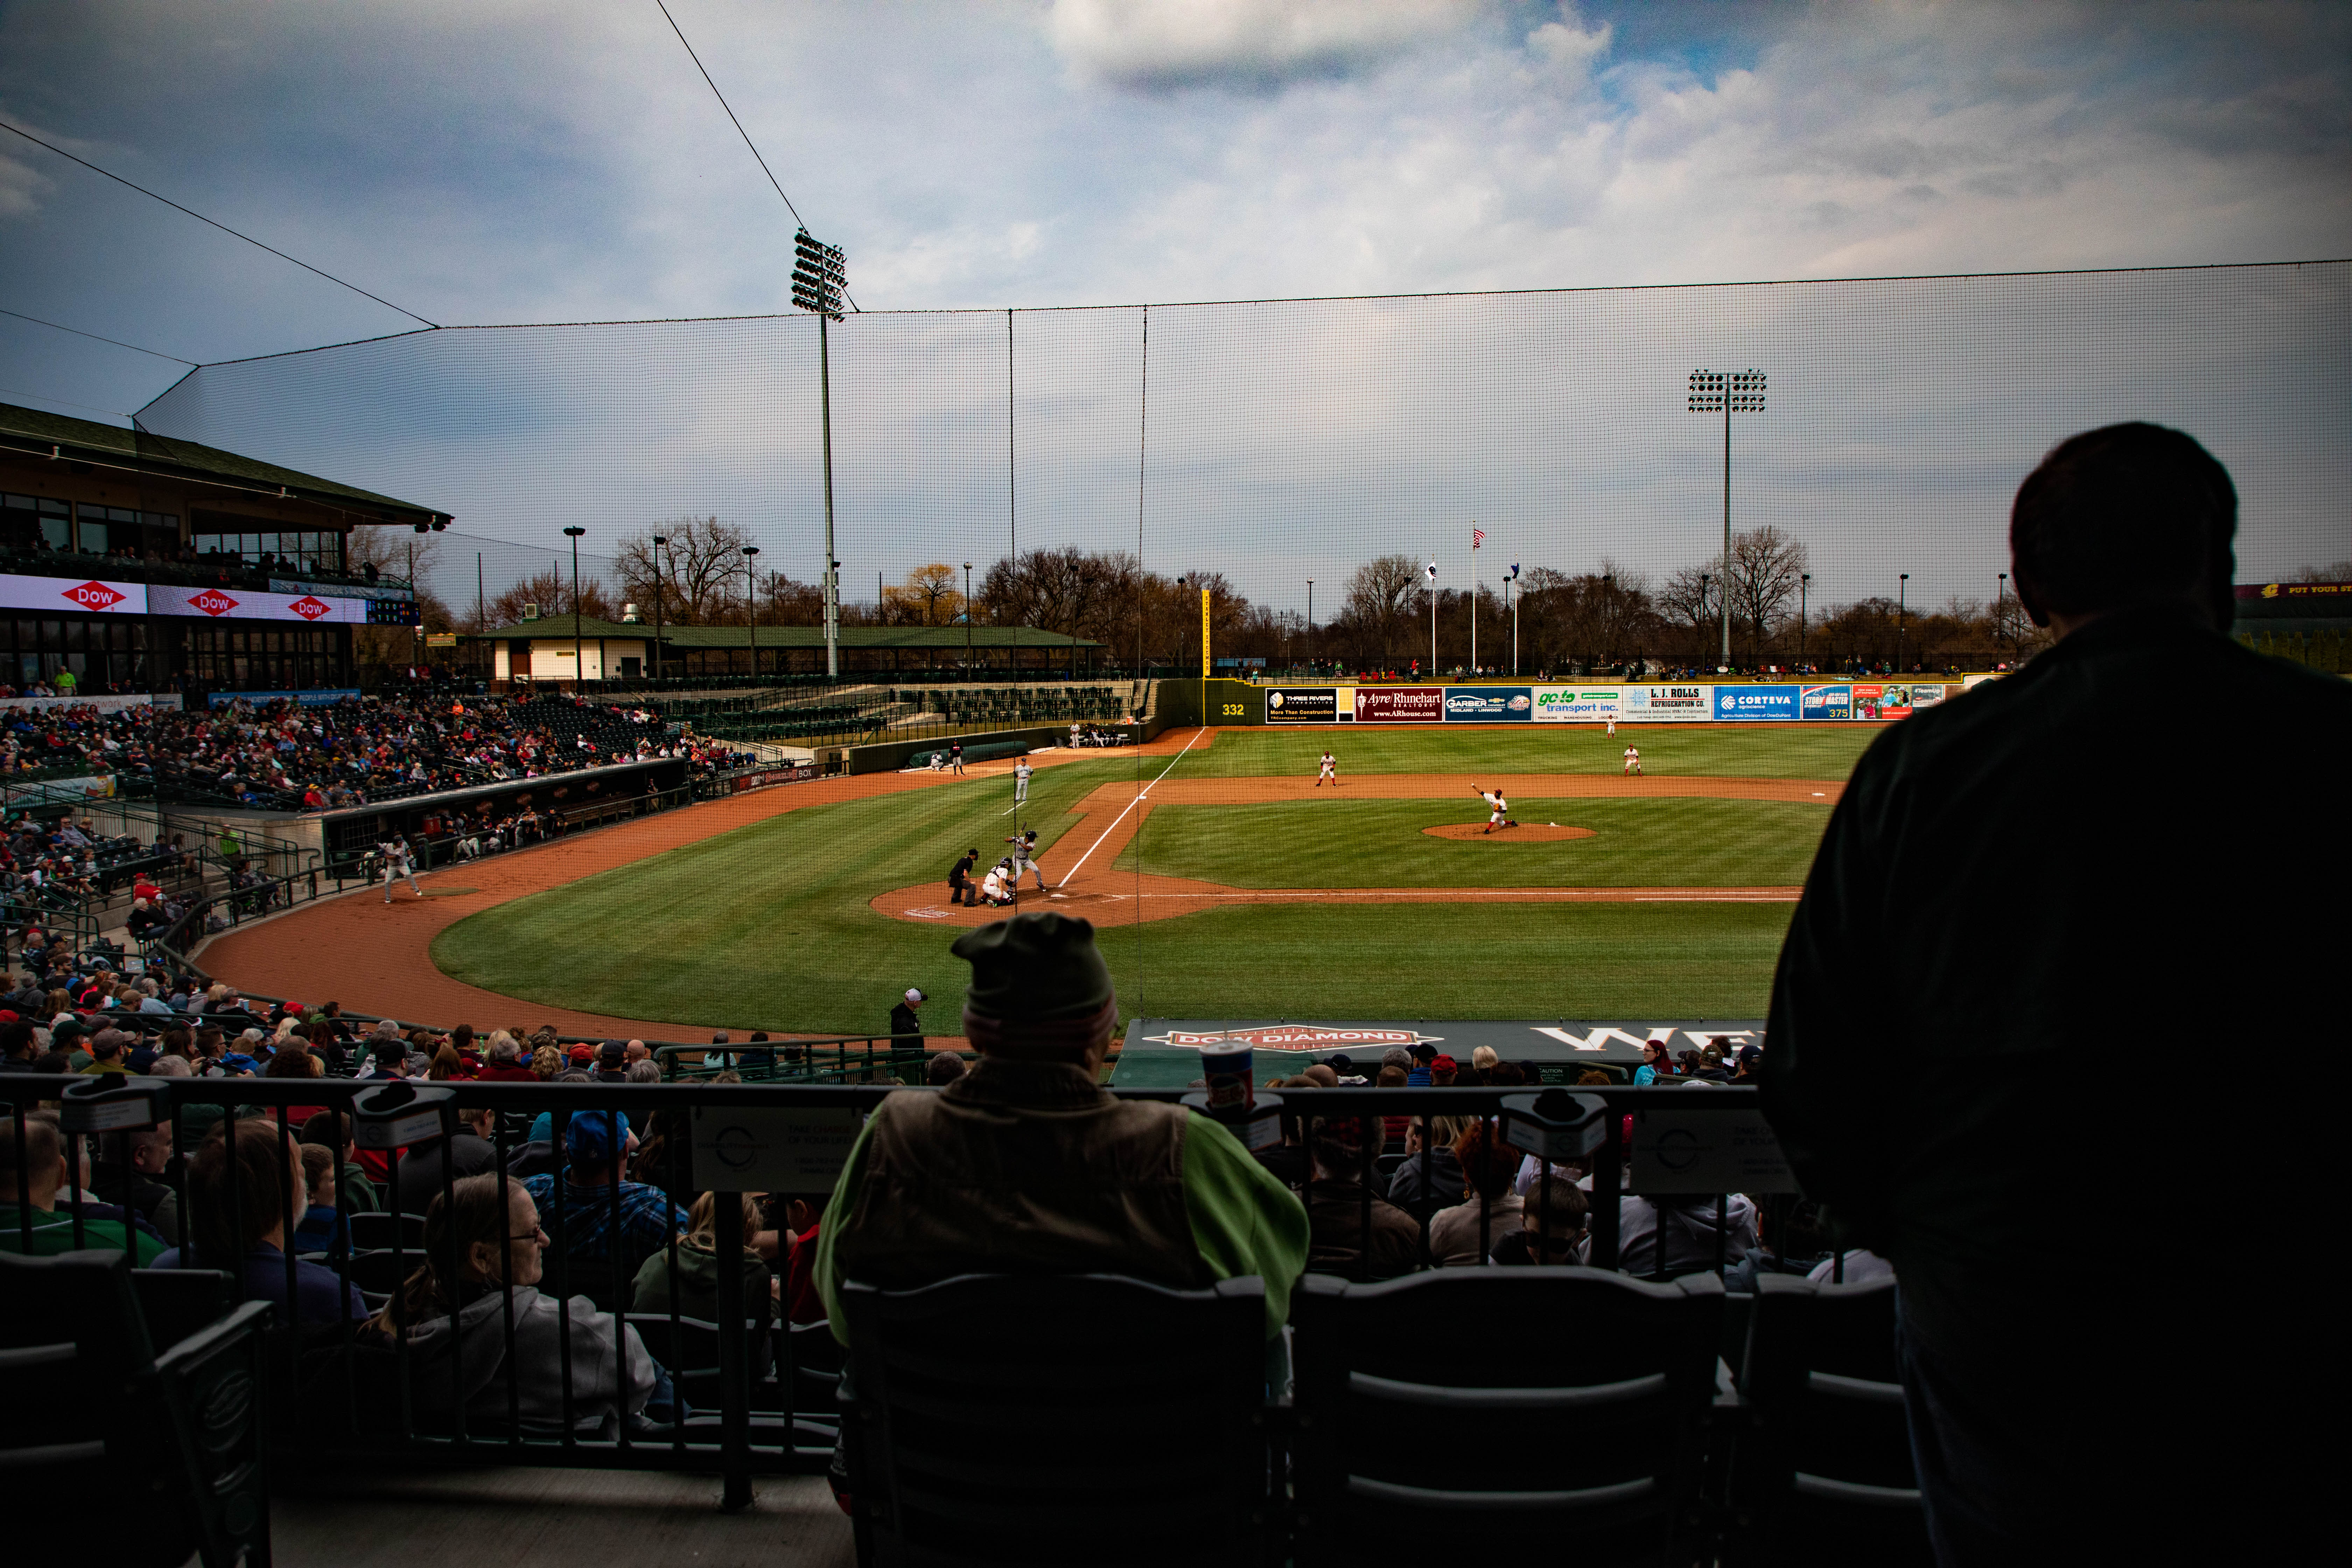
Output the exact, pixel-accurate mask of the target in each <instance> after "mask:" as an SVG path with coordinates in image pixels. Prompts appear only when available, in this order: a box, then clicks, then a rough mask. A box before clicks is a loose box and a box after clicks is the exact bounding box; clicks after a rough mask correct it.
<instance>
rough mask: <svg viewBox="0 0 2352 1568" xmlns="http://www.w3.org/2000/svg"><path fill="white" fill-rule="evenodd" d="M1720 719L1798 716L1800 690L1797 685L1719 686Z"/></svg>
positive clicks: (1716, 714) (1716, 709)
mask: <svg viewBox="0 0 2352 1568" xmlns="http://www.w3.org/2000/svg"><path fill="white" fill-rule="evenodd" d="M1715 716H1716V717H1717V719H1718V720H1747V719H1794V718H1795V717H1796V716H1797V689H1796V688H1795V687H1793V686H1718V687H1717V688H1716V689H1715Z"/></svg>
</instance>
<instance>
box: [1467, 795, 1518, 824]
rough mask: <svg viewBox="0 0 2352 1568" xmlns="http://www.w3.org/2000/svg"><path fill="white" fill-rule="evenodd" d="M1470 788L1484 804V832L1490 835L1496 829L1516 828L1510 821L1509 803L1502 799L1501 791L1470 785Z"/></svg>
mask: <svg viewBox="0 0 2352 1568" xmlns="http://www.w3.org/2000/svg"><path fill="white" fill-rule="evenodd" d="M1470 787H1471V788H1472V789H1474V790H1477V792H1478V798H1479V799H1480V800H1483V801H1485V802H1486V832H1488V833H1492V832H1494V831H1495V829H1496V828H1497V827H1517V826H1518V824H1517V823H1516V822H1514V821H1512V820H1511V803H1510V802H1509V801H1507V800H1505V799H1504V798H1503V792H1502V791H1501V790H1498V789H1497V790H1485V789H1478V786H1477V785H1476V784H1472V785H1471V786H1470Z"/></svg>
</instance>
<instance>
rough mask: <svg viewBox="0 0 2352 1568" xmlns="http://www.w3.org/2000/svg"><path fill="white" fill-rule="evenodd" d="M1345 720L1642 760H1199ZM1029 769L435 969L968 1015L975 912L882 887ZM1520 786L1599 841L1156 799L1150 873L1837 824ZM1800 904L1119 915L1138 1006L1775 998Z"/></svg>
mask: <svg viewBox="0 0 2352 1568" xmlns="http://www.w3.org/2000/svg"><path fill="white" fill-rule="evenodd" d="M1762 728H1763V727H1759V729H1762ZM1631 733H1633V734H1634V735H1635V736H1636V737H1637V738H1638V742H1639V743H1640V745H1641V746H1642V749H1643V756H1644V758H1645V760H1648V761H1650V763H1651V767H1652V770H1653V771H1654V772H1679V773H1723V774H1731V775H1739V776H1761V777H1783V778H1786V777H1799V778H1801V777H1817V778H1826V779H1842V778H1843V777H1844V776H1845V773H1847V771H1848V770H1849V768H1850V767H1851V765H1852V763H1853V757H1854V756H1855V755H1856V754H1858V752H1860V749H1861V747H1862V746H1863V745H1864V744H1865V743H1867V741H1868V739H1869V738H1870V736H1871V735H1872V734H1873V733H1874V728H1872V727H1865V726H1854V727H1853V728H1852V729H1846V730H1840V729H1810V728H1808V729H1798V728H1794V727H1780V728H1775V729H1772V730H1769V731H1766V732H1763V733H1757V732H1751V731H1708V730H1705V729H1701V730H1697V731H1688V730H1685V731H1675V730H1666V729H1663V728H1662V729H1658V730H1643V731H1631ZM1327 741H1328V742H1331V743H1334V744H1335V746H1336V747H1337V749H1338V750H1339V753H1340V757H1341V762H1342V764H1343V766H1344V767H1347V768H1350V769H1352V770H1353V771H1355V772H1359V773H1362V772H1370V771H1379V772H1414V773H1421V772H1455V771H1459V772H1469V771H1472V770H1474V769H1486V768H1491V769H1493V770H1495V771H1496V772H1504V771H1508V772H1513V773H1530V772H1544V771H1552V772H1561V773H1591V772H1610V771H1613V770H1614V767H1615V765H1616V764H1615V763H1614V761H1613V759H1612V757H1611V756H1609V755H1606V754H1601V751H1600V749H1601V748H1602V747H1603V746H1604V745H1605V742H1604V741H1603V739H1602V737H1601V736H1600V735H1599V734H1598V733H1597V732H1593V731H1549V730H1546V731H1517V730H1509V729H1488V730H1479V731H1462V730H1455V731H1450V732H1427V731H1408V730H1394V731H1338V732H1337V733H1336V734H1335V733H1333V732H1330V731H1325V732H1322V733H1306V732H1293V731H1221V732H1219V734H1218V735H1217V736H1216V739H1215V743H1214V745H1213V747H1212V748H1211V749H1209V750H1207V751H1205V752H1202V751H1195V752H1192V754H1191V755H1189V756H1187V757H1185V758H1184V759H1183V760H1182V761H1181V763H1177V764H1176V770H1175V772H1174V773H1172V774H1171V777H1176V778H1184V777H1202V776H1213V775H1219V774H1222V775H1224V776H1244V775H1246V774H1249V773H1286V772H1299V773H1311V772H1312V771H1313V769H1312V763H1313V759H1314V757H1315V756H1316V755H1317V754H1318V753H1319V752H1320V751H1321V750H1322V747H1323V745H1324V744H1325V743H1326V742H1327ZM1618 745H1619V746H1620V747H1621V748H1622V745H1623V742H1622V741H1620V742H1618ZM1580 752H1590V753H1592V754H1591V755H1590V756H1584V757H1580ZM1376 763H1377V765H1375V764H1376ZM1168 765H1169V759H1166V758H1162V757H1146V758H1138V759H1129V760H1119V761H1111V760H1105V761H1102V762H1086V763H1071V764H1068V765H1066V766H1058V767H1052V768H1046V769H1043V770H1041V771H1040V772H1039V773H1037V775H1036V779H1035V782H1034V784H1033V785H1032V786H1031V796H1032V799H1031V805H1030V809H1029V812H1028V814H1027V820H1028V821H1029V822H1030V823H1031V824H1032V825H1033V826H1036V827H1037V828H1038V829H1039V833H1040V842H1041V843H1043V844H1044V845H1045V846H1047V847H1051V846H1052V845H1053V844H1054V843H1055V840H1056V839H1057V838H1059V837H1061V836H1062V835H1063V834H1064V833H1066V832H1067V831H1068V830H1069V829H1070V828H1071V827H1072V826H1074V825H1075V824H1076V820H1077V818H1076V817H1075V816H1072V815H1071V811H1072V808H1073V807H1075V806H1076V804H1077V803H1078V802H1079V801H1080V800H1082V799H1083V798H1084V797H1085V796H1086V795H1087V794H1088V793H1089V792H1090V791H1092V790H1094V789H1096V788H1097V787H1098V786H1100V785H1102V784H1106V783H1112V782H1128V783H1135V782H1141V781H1145V780H1149V779H1150V778H1152V777H1155V776H1157V775H1158V774H1159V773H1160V771H1161V770H1162V769H1163V768H1166V767H1167V766H1168ZM1011 788H1012V786H1011V784H1010V782H1009V781H1007V780H1004V779H995V778H992V779H978V778H975V779H971V780H967V781H964V782H961V783H957V784H944V785H940V786H938V787H935V788H929V789H922V790H917V791H913V792H910V793H907V794H903V795H885V796H877V797H875V798H873V799H868V800H858V801H847V802H843V803H840V804H838V805H824V806H816V807H811V808H809V809H806V810H802V811H794V812H789V813H787V814H785V815H783V816H778V817H774V818H772V819H771V820H769V821H767V822H763V823H759V824H755V825H753V826H749V827H745V828H741V829H740V830H738V831H736V832H733V833H730V834H727V835H724V836H722V837H718V838H712V839H707V840H704V841H703V842H700V843H698V844H691V845H688V846H685V847H681V848H677V849H674V850H671V851H668V852H667V853H665V854H662V855H657V856H655V857H653V858H649V859H646V860H644V861H640V862H638V863H637V864H635V865H632V866H626V867H623V868H618V869H615V870H613V871H607V872H604V873H602V874H600V875H597V876H593V877H589V878H584V879H581V880H580V881H577V882H574V883H572V884H570V885H569V886H566V887H563V888H561V889H554V890H552V891H550V892H546V893H541V894H538V895H535V896H533V897H530V898H528V899H520V900H515V901H513V902H511V903H508V904H503V905H500V906H499V907H497V908H495V909H492V910H485V911H484V912H483V913H481V914H478V915H475V916H473V917H471V918H470V919H467V920H465V921H460V922H458V923H457V925H454V926H452V927H450V928H449V929H448V930H447V931H444V932H443V933H442V934H441V936H440V937H439V938H438V939H437V940H436V942H435V943H434V946H433V957H434V961H435V962H436V963H437V964H438V965H439V966H440V967H441V968H442V970H443V971H445V972H446V973H449V974H450V975H452V976H454V977H456V978H457V979H459V980H463V981H466V982H467V983H469V984H476V985H479V986H482V987H484V988H486V989H488V990H492V991H498V992H501V993H504V994H509V995H515V996H520V997H523V998H526V999H528V1000H531V1001H536V1002H542V1003H547V1004H550V1005H563V1006H568V1007H577V1008H582V1009H586V1010H591V1011H595V1012H602V1013H608V1014H613V1015H615V1016H623V1017H642V1018H669V1019H676V1020H677V1021H679V1022H680V1023H681V1024H692V1025H697V1026H713V1027H715V1026H730V1027H747V1026H748V1027H765V1028H770V1029H782V1030H794V1031H824V1032H841V1033H857V1034H865V1033H870V1032H876V1031H879V1030H881V1029H883V1028H884V1027H886V1026H887V1020H888V1016H889V1010H890V1005H891V1003H892V1002H893V1001H894V1000H895V999H896V998H897V996H898V993H899V992H901V991H902V990H904V989H905V988H906V987H907V986H908V985H919V986H921V987H922V988H923V989H924V990H926V991H928V992H929V993H930V994H932V995H933V996H935V997H937V998H938V1000H937V1001H935V1002H934V1003H933V1004H932V1005H931V1006H930V1007H929V1009H928V1010H927V1011H926V1013H925V1015H924V1021H925V1023H926V1024H927V1025H928V1026H929V1027H930V1028H931V1029H933V1030H935V1031H936V1032H938V1033H940V1034H954V1033H960V1032H961V1023H960V1020H959V1017H958V1009H959V1005H960V1002H961V996H962V994H963V986H964V983H965V980H966V978H967V975H968V971H967V970H966V967H965V966H964V964H963V963H961V961H959V960H957V959H955V958H953V957H951V956H950V954H949V952H948V951H947V949H948V944H949V942H950V941H951V940H953V934H954V933H952V932H951V931H945V930H942V929H940V928H938V927H932V926H925V925H920V924H916V923H912V922H908V921H894V920H890V919H887V917H884V916H882V915H878V914H877V913H875V912H874V911H873V910H871V909H869V908H868V907H867V901H868V900H870V899H872V898H873V897H874V896H875V895H876V894H877V893H878V892H882V891H885V890H887V889H893V888H898V887H904V886H907V885H908V884H911V883H917V882H933V881H936V882H944V880H945V878H946V874H947V868H948V866H949V864H950V861H952V860H953V859H954V858H955V857H956V856H957V855H958V854H959V853H960V852H961V850H963V849H964V848H965V847H969V846H974V845H976V846H978V847H980V848H981V850H982V853H983V854H985V855H988V856H990V857H992V858H993V857H994V856H995V855H996V854H998V853H1000V852H1001V850H1002V848H1003V846H1002V843H1001V840H1002V839H1003V837H1004V836H1005V835H1006V834H1009V833H1011V832H1012V831H1013V826H1012V825H1013V821H1014V820H1015V819H1014V818H1013V817H1011V816H1004V815H1003V811H1004V808H1005V807H1006V806H1007V805H1010V803H1011V798H1012V795H1011ZM1476 805H1477V803H1476V802H1475V801H1474V800H1471V799H1469V798H1468V797H1466V796H1465V798H1464V799H1463V801H1462V802H1460V803H1459V804H1458V805H1456V804H1454V803H1450V802H1445V801H1361V802H1358V801H1348V802H1345V803H1342V802H1339V801H1323V800H1318V801H1310V802H1303V803H1272V804H1269V805H1265V806H1256V807H1211V806H1181V807H1168V808H1165V809H1163V810H1161V811H1159V812H1157V813H1155V814H1154V815H1153V816H1152V818H1151V820H1150V826H1148V828H1147V829H1146V831H1145V835H1144V840H1143V843H1144V849H1143V853H1144V855H1145V857H1146V862H1145V863H1146V865H1147V867H1148V868H1150V870H1153V871H1159V872H1168V873H1171V874H1181V875H1190V876H1199V877H1205V878H1208V879H1213V880H1216V881H1222V882H1225V883H1229V884H1232V885H1236V886H1260V887H1265V886H1272V887H1316V886H1349V887H1355V886H1367V885H1370V886H1382V885H1394V886H1401V887H1430V886H1445V885H1449V884H1452V885H1462V886H1477V887H1507V886H1529V885H1583V886H1623V885H1651V884H1664V885H1685V886H1723V885H1738V884H1781V883H1793V882H1796V881H1799V880H1801V879H1802V876H1803V871H1804V867H1805V862H1806V860H1807V858H1808V857H1809V856H1810V854H1811V846H1812V844H1813V842H1814V841H1815V839H1817V838H1818V837H1819V835H1820V832H1821V827H1822V822H1823V821H1824V820H1825V818H1826V813H1825V812H1824V811H1823V810H1822V808H1821V807H1818V806H1813V805H1801V804H1794V803H1776V802H1748V801H1699V800H1560V801H1558V802H1556V803H1555V802H1551V801H1544V802H1540V803H1538V802H1537V801H1534V800H1531V799H1529V800H1517V801H1514V802H1513V805H1514V806H1515V807H1516V808H1517V815H1518V816H1519V819H1520V820H1521V821H1523V822H1524V821H1559V822H1562V823H1573V824H1574V825H1576V826H1585V827H1591V828H1593V829H1595V831H1596V834H1597V837H1593V838H1590V839H1580V840H1575V841H1570V842H1567V843H1560V844H1551V845H1532V844H1530V845H1521V846H1506V845H1503V844H1499V843H1470V844H1458V843H1451V842H1446V841H1441V840H1436V839H1431V838H1427V837H1423V835H1422V834H1421V832H1420V829H1421V827H1422V826H1427V825H1428V824H1431V823H1437V822H1458V821H1468V820H1474V819H1475V816H1476ZM1308 812H1312V813H1313V814H1314V815H1313V816H1312V818H1311V819H1310V818H1308V817H1307V816H1303V815H1302V816H1294V815H1293V814H1303V813H1308ZM1538 813H1540V815H1538ZM1294 825H1297V826H1294ZM1789 912H1790V906H1789V905H1786V904H1738V905H1709V904H1633V903H1627V904H1579V905H1528V904H1522V905H1505V906H1495V905H1486V906H1472V905H1458V906H1455V905H1440V904H1416V905H1391V906H1368V905H1354V906H1349V905H1330V906H1305V905H1289V906H1264V907H1252V908H1238V909H1229V910H1213V911H1210V912H1207V913H1204V914H1199V915H1192V916H1188V917H1185V918H1183V919H1180V920H1172V921H1154V922H1152V923H1150V924H1148V925H1144V926H1140V927H1134V926H1129V927H1119V928H1112V929H1107V930H1106V931H1104V933H1103V946H1104V950H1105V952H1106V953H1107V954H1108V957H1109V959H1110V963H1111V966H1112V971H1113V973H1114V974H1115V975H1116V976H1117V977H1118V985H1119V992H1120V996H1121V1000H1122V1007H1123V1010H1124V1011H1125V1012H1126V1013H1127V1014H1128V1015H1129V1016H1140V1015H1141V1014H1142V1013H1145V1012H1149V1013H1150V1014H1153V1015H1157V1016H1184V1017H1211V1018H1213V1017H1226V1016H1234V1017H1238V1016H1263V1015H1266V1014H1273V1015H1276V1016H1289V1017H1294V1018H1303V1017H1312V1016H1318V1015H1321V1016H1334V1017H1338V1016H1347V1017H1377V1016H1397V1017H1402V1018H1447V1017H1455V1018H1478V1017H1529V1016H1534V1017H1541V1016H1562V1017H1590V1016H1611V1015H1621V1014H1622V1015H1626V1016H1633V1015H1637V1014H1642V1013H1651V1014H1658V1015H1662V1016H1663V1015H1665V1014H1669V1013H1673V1014H1679V1015H1684V1016H1714V1017H1726V1016H1757V1015H1759V1014H1760V1013H1761V1012H1762V1011H1763V1009H1764V1005H1765V1000H1766V997H1767V994H1768V993H1769V988H1770V979H1771V968H1772V963H1773V960H1774V957H1775V955H1776V953H1777V952H1778V951H1779V946H1780V935H1781V932H1782V931H1784V930H1785V929H1786V927H1787V922H1788V919H1789ZM508 1021H509V1020H506V1019H488V1018H486V1019H478V1020H474V1022H477V1023H479V1024H484V1025H489V1024H502V1023H505V1022H508Z"/></svg>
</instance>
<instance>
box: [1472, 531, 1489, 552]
mask: <svg viewBox="0 0 2352 1568" xmlns="http://www.w3.org/2000/svg"><path fill="white" fill-rule="evenodd" d="M1484 543H1486V530H1485V529H1483V528H1474V529H1472V530H1471V531H1470V548H1471V549H1473V550H1475V549H1477V548H1478V547H1479V546H1480V545H1482V544H1484Z"/></svg>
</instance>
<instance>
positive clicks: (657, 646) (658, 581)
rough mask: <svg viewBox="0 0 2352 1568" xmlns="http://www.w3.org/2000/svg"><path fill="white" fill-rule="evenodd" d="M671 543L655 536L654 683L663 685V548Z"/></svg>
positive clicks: (659, 536)
mask: <svg viewBox="0 0 2352 1568" xmlns="http://www.w3.org/2000/svg"><path fill="white" fill-rule="evenodd" d="M668 542H669V536H668V535H667V534H662V533H656V534H655V535H654V683H655V685H656V686H659V685H660V683H661V655H662V647H661V645H662V588H663V586H664V585H665V583H666V581H667V579H665V578H664V577H663V576H662V563H661V552H662V546H663V545H665V544H667V543H668Z"/></svg>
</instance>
